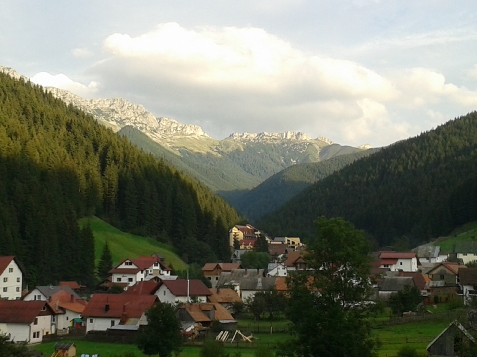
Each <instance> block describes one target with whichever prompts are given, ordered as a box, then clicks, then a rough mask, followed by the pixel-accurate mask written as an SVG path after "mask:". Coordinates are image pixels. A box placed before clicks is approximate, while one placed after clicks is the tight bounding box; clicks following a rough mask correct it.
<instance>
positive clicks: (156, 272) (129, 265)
mask: <svg viewBox="0 0 477 357" xmlns="http://www.w3.org/2000/svg"><path fill="white" fill-rule="evenodd" d="M109 273H110V274H111V282H112V283H113V284H117V283H127V287H129V286H132V285H134V284H136V282H138V281H144V280H149V279H151V278H153V277H157V276H158V277H160V276H170V274H171V269H170V268H168V267H166V266H165V265H164V264H163V263H162V262H161V261H160V258H158V257H157V256H156V255H154V256H150V257H138V258H135V259H124V260H123V261H122V262H121V263H119V264H118V265H117V266H116V267H115V268H113V269H111V270H110V271H109ZM126 289H127V288H126Z"/></svg>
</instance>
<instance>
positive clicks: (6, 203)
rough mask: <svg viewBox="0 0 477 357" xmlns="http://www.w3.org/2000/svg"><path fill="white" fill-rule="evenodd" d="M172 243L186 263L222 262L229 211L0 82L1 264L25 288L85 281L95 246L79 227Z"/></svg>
mask: <svg viewBox="0 0 477 357" xmlns="http://www.w3.org/2000/svg"><path fill="white" fill-rule="evenodd" d="M90 215H97V216H99V217H101V218H102V219H104V220H106V221H108V222H109V223H110V224H112V225H114V226H116V227H118V228H120V229H123V230H126V231H129V232H132V233H136V234H140V235H145V236H150V237H153V238H156V239H158V240H160V241H163V242H166V243H169V244H172V245H173V246H174V247H176V248H177V251H178V252H179V254H180V255H181V256H182V258H183V259H185V260H186V261H188V262H198V263H202V262H204V261H205V260H209V259H217V260H225V259H228V258H229V253H230V252H229V247H228V227H230V226H233V225H234V224H236V223H237V222H238V220H239V217H238V215H237V213H236V212H235V210H234V209H232V208H231V207H230V206H229V205H228V204H227V203H226V202H225V201H224V200H223V199H221V198H220V197H218V196H216V195H215V194H214V193H212V192H211V191H210V190H209V189H207V188H206V187H204V186H203V185H201V184H200V183H198V182H197V181H195V180H193V179H190V178H188V177H187V176H185V175H184V174H183V173H181V172H179V171H178V170H176V169H175V168H173V167H171V166H169V165H167V164H166V163H164V162H163V161H159V160H157V159H156V158H154V157H153V156H152V155H149V154H146V153H145V152H143V151H141V150H139V149H138V148H137V147H135V146H134V145H133V144H131V143H130V142H129V141H128V140H127V139H126V138H124V137H121V136H119V135H116V134H115V133H113V132H112V130H110V129H107V128H105V127H104V126H102V125H100V124H98V123H97V122H96V121H95V120H94V119H93V118H92V117H91V116H89V115H87V114H85V113H84V112H82V111H80V110H78V109H76V108H74V107H73V106H71V105H66V104H65V103H64V102H62V101H61V100H59V99H56V98H54V97H53V96H52V95H51V94H49V93H48V92H46V91H45V90H44V89H43V88H42V87H40V86H37V85H34V84H32V83H30V82H26V81H24V80H21V79H20V80H16V79H13V78H11V77H9V76H8V75H5V74H3V73H0V255H15V256H17V258H18V259H19V260H20V262H21V263H22V264H23V265H24V268H25V271H26V273H27V281H28V282H29V283H30V284H40V283H45V284H46V283H51V282H55V281H58V280H66V279H74V280H79V281H82V282H85V283H86V282H90V281H92V280H93V278H94V276H93V272H94V239H93V235H92V232H91V230H90V229H89V227H85V228H84V229H80V228H79V226H78V223H77V222H78V219H79V218H81V217H85V216H90Z"/></svg>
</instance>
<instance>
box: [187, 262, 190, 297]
mask: <svg viewBox="0 0 477 357" xmlns="http://www.w3.org/2000/svg"><path fill="white" fill-rule="evenodd" d="M187 302H188V303H189V302H190V298H189V269H187Z"/></svg>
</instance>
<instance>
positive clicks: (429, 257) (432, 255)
mask: <svg viewBox="0 0 477 357" xmlns="http://www.w3.org/2000/svg"><path fill="white" fill-rule="evenodd" d="M416 253H417V257H418V258H419V262H421V264H423V263H441V262H443V261H444V260H446V259H447V254H441V247H439V246H433V245H422V246H420V247H418V248H417V252H416Z"/></svg>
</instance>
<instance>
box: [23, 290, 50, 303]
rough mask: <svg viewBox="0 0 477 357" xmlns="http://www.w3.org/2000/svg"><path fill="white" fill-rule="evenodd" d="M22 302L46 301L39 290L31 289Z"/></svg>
mask: <svg viewBox="0 0 477 357" xmlns="http://www.w3.org/2000/svg"><path fill="white" fill-rule="evenodd" d="M23 300H25V301H32V300H41V301H46V296H45V295H43V294H42V293H41V292H40V290H38V289H36V288H35V289H33V290H32V291H31V292H30V293H28V294H27V295H26V296H25V297H24V298H23Z"/></svg>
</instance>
